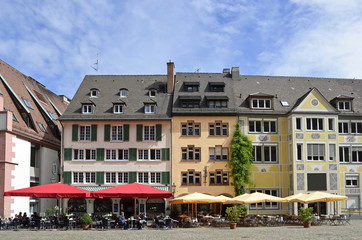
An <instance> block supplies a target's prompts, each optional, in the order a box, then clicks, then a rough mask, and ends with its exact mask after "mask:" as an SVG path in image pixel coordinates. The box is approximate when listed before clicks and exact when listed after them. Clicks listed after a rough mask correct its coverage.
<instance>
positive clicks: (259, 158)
mask: <svg viewBox="0 0 362 240" xmlns="http://www.w3.org/2000/svg"><path fill="white" fill-rule="evenodd" d="M253 153H254V162H256V163H276V162H277V161H278V160H277V159H278V158H277V146H266V145H262V146H254V152H253Z"/></svg>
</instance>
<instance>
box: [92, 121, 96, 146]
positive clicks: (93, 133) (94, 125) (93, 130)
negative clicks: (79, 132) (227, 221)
mask: <svg viewBox="0 0 362 240" xmlns="http://www.w3.org/2000/svg"><path fill="white" fill-rule="evenodd" d="M91 129H92V130H91V141H93V142H95V141H97V125H96V124H92V125H91Z"/></svg>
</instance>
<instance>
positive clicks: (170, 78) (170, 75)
mask: <svg viewBox="0 0 362 240" xmlns="http://www.w3.org/2000/svg"><path fill="white" fill-rule="evenodd" d="M174 86H175V64H174V63H173V62H171V60H170V61H169V62H168V63H167V93H173V89H174Z"/></svg>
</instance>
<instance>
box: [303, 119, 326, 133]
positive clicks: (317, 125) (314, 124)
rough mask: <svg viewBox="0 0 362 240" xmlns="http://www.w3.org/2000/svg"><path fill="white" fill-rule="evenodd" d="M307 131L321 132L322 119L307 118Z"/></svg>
mask: <svg viewBox="0 0 362 240" xmlns="http://www.w3.org/2000/svg"><path fill="white" fill-rule="evenodd" d="M306 121H307V130H313V131H323V129H324V128H323V118H307V119H306Z"/></svg>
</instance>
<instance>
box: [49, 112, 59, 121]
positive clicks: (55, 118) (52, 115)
mask: <svg viewBox="0 0 362 240" xmlns="http://www.w3.org/2000/svg"><path fill="white" fill-rule="evenodd" d="M48 114H49V116H50V118H51V119H52V120H57V117H56V116H55V115H54V114H53V113H52V112H51V111H48Z"/></svg>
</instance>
